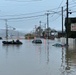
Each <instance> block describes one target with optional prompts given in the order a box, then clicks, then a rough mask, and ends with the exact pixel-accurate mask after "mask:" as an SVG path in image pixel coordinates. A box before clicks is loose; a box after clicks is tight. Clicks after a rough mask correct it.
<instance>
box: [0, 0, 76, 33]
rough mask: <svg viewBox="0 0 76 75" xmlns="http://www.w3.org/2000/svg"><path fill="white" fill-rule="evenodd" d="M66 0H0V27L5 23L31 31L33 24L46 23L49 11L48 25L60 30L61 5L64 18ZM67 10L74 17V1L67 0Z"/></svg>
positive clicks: (3, 26) (75, 2) (75, 9)
mask: <svg viewBox="0 0 76 75" xmlns="http://www.w3.org/2000/svg"><path fill="white" fill-rule="evenodd" d="M66 1H67V0H0V29H4V28H5V19H7V24H8V25H9V26H11V27H15V28H16V29H17V30H21V31H26V32H28V31H33V30H34V28H35V26H39V25H40V23H39V22H40V21H41V25H42V27H44V25H45V24H46V23H47V16H46V13H47V11H49V27H50V28H52V29H56V30H61V22H62V20H61V17H62V16H61V7H62V6H63V8H64V18H65V17H66V15H65V14H66ZM69 11H72V12H73V14H69V16H74V17H75V15H76V14H75V12H76V1H75V0H69Z"/></svg>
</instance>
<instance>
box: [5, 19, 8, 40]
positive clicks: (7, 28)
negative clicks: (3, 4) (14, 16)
mask: <svg viewBox="0 0 76 75" xmlns="http://www.w3.org/2000/svg"><path fill="white" fill-rule="evenodd" d="M5 25H6V39H7V40H8V25H7V19H5Z"/></svg>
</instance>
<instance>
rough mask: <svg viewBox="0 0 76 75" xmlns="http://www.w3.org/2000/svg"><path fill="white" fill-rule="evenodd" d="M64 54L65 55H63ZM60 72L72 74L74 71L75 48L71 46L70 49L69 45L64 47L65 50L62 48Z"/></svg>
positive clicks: (75, 62) (65, 74)
mask: <svg viewBox="0 0 76 75" xmlns="http://www.w3.org/2000/svg"><path fill="white" fill-rule="evenodd" d="M64 55H65V56H64ZM64 57H65V61H64ZM61 66H62V68H63V69H62V74H61V75H73V73H75V69H76V67H75V66H76V48H75V47H73V48H72V49H70V47H66V48H65V52H64V51H63V48H62V64H61Z"/></svg>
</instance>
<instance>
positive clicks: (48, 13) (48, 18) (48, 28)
mask: <svg viewBox="0 0 76 75" xmlns="http://www.w3.org/2000/svg"><path fill="white" fill-rule="evenodd" d="M49 14H50V13H48V12H47V13H46V15H47V29H48V39H49Z"/></svg>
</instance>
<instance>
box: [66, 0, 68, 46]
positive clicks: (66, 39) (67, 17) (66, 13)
mask: <svg viewBox="0 0 76 75" xmlns="http://www.w3.org/2000/svg"><path fill="white" fill-rule="evenodd" d="M66 6H67V10H66V15H67V16H66V20H67V21H66V45H67V46H68V0H67V3H66Z"/></svg>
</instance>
